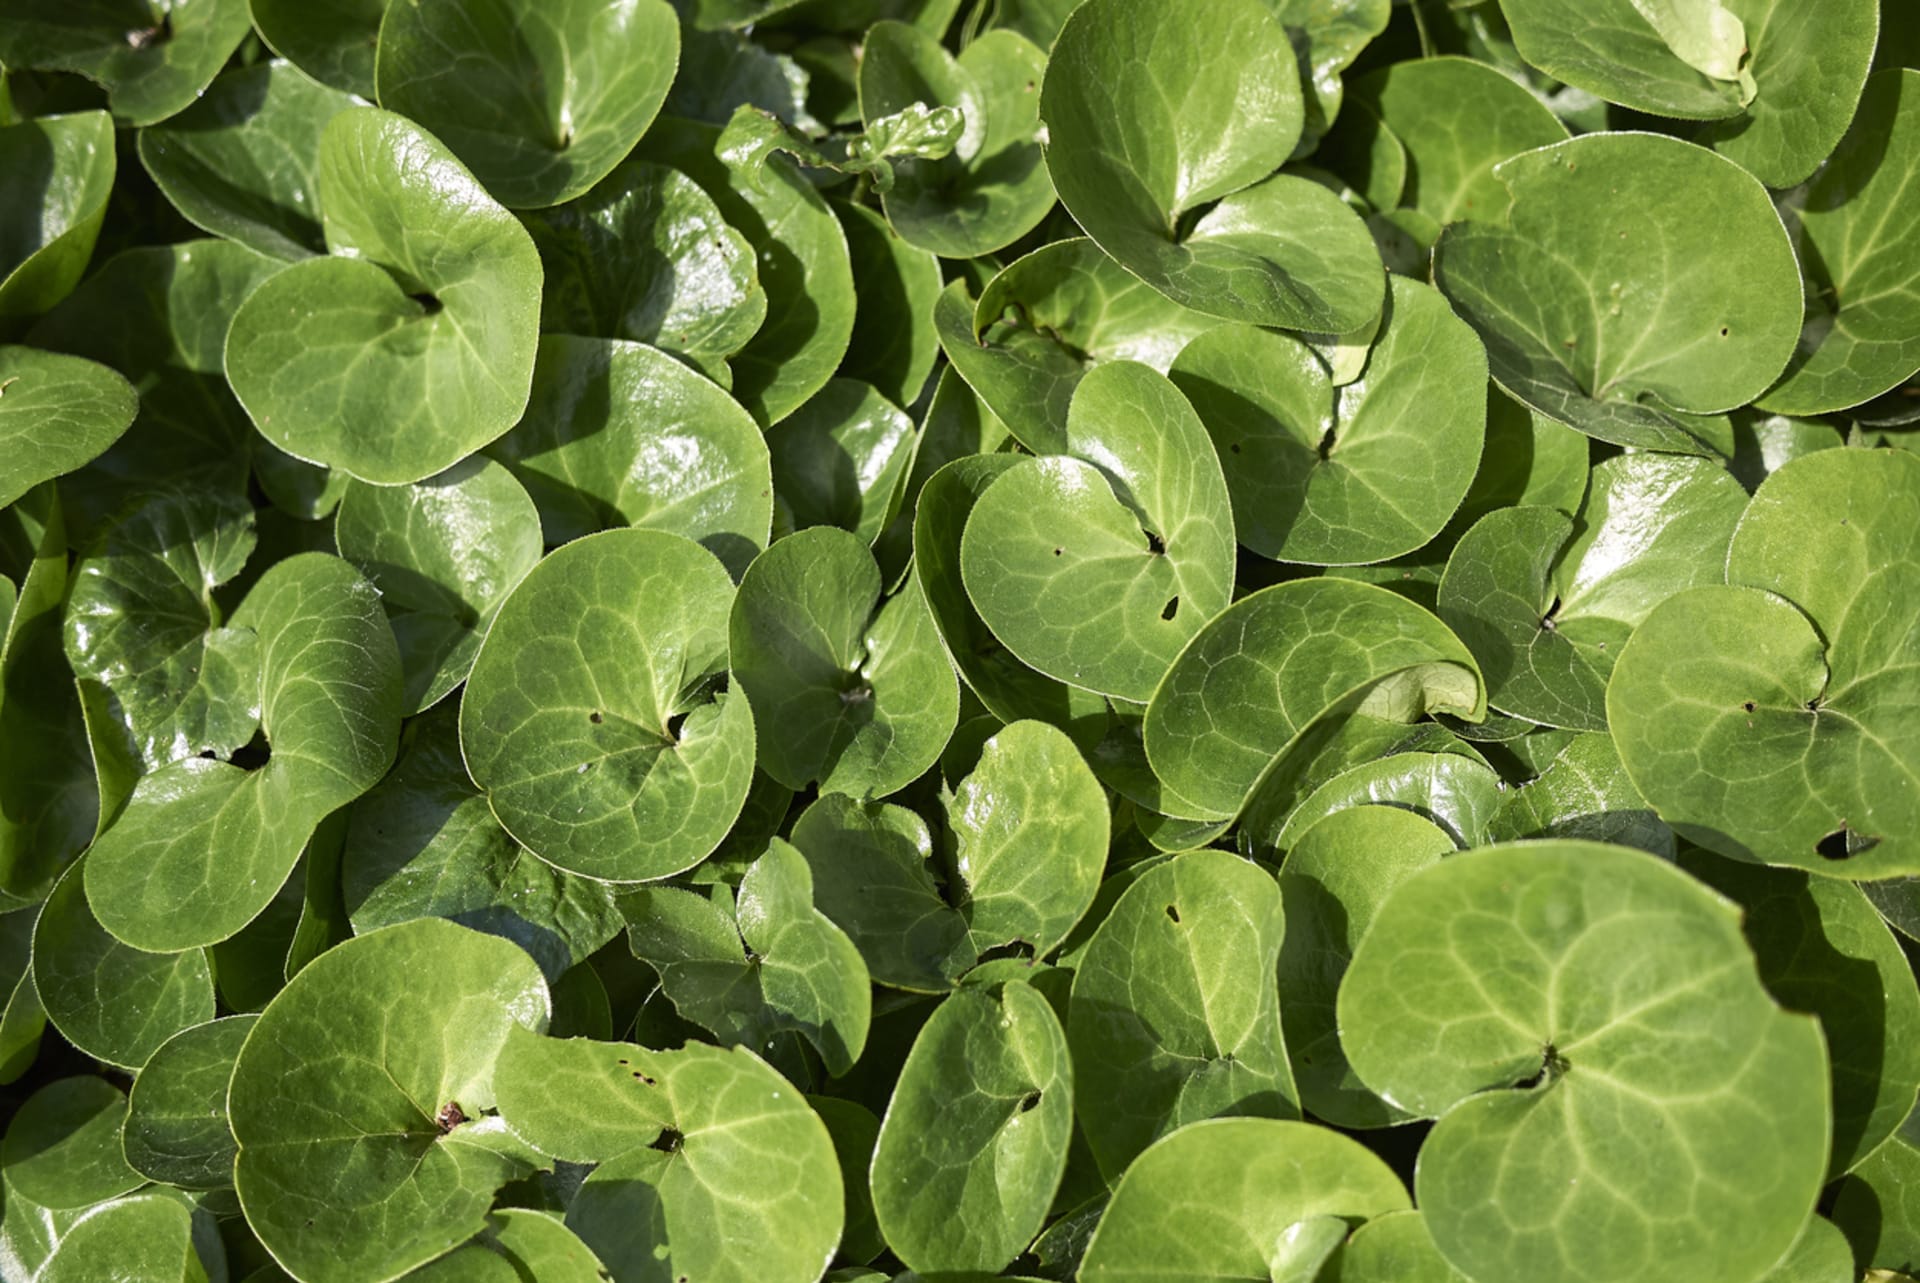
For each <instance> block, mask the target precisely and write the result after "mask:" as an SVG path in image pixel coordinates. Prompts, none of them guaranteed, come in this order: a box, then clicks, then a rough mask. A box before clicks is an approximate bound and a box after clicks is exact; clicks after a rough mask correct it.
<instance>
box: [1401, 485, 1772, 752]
mask: <svg viewBox="0 0 1920 1283" xmlns="http://www.w3.org/2000/svg"><path fill="white" fill-rule="evenodd" d="M1746 506H1747V494H1746V491H1745V490H1743V489H1741V487H1740V484H1739V483H1738V482H1737V481H1735V480H1734V479H1733V477H1732V476H1731V475H1730V474H1729V473H1727V471H1726V470H1725V469H1723V468H1721V467H1719V466H1717V465H1715V464H1711V463H1708V462H1707V461H1705V460H1703V459H1689V458H1685V457H1683V456H1676V455H1663V454H1653V453H1646V454H1630V455H1623V456H1620V457H1618V458H1614V459H1609V460H1607V461H1606V462H1604V463H1602V464H1600V465H1599V466H1598V467H1596V468H1595V469H1594V470H1593V474H1592V479H1591V482H1590V486H1589V489H1588V491H1587V496H1586V500H1585V501H1584V503H1583V504H1582V505H1581V507H1580V510H1579V512H1578V513H1577V514H1576V518H1575V519H1574V520H1572V521H1569V520H1568V518H1567V517H1565V516H1564V515H1562V514H1561V513H1559V512H1556V511H1552V510H1549V509H1546V508H1539V507H1516V508H1506V509H1500V510H1497V511H1495V512H1492V513H1489V514H1488V515H1487V516H1485V517H1483V518H1481V519H1480V521H1479V522H1478V523H1476V524H1475V526H1474V527H1473V528H1472V529H1471V530H1469V531H1467V533H1466V534H1465V535H1464V536H1462V537H1461V539H1460V542H1459V543H1458V544H1456V545H1455V547H1454V550H1453V555H1452V556H1451V557H1450V558H1449V559H1448V561H1447V570H1446V574H1445V575H1444V576H1443V577H1442V578H1441V580H1440V594H1439V611H1440V617H1441V618H1442V619H1444V620H1446V622H1447V624H1448V625H1449V626H1450V627H1452V628H1453V629H1454V631H1455V632H1457V633H1459V634H1460V637H1461V639H1462V640H1464V641H1465V642H1466V643H1467V645H1468V646H1469V647H1470V648H1472V650H1473V653H1474V655H1475V657H1476V658H1478V659H1479V660H1480V663H1481V666H1482V668H1483V669H1484V670H1485V672H1486V674H1487V686H1488V689H1487V699H1488V701H1489V702H1490V703H1491V704H1492V705H1493V707H1495V708H1497V709H1499V710H1500V711H1501V712H1503V713H1509V714H1512V715H1514V716H1516V717H1524V718H1527V719H1529V720H1531V721H1535V722H1540V723H1542V724H1544V725H1547V726H1562V727H1567V728H1570V729H1573V730H1590V731H1598V730H1605V729H1606V725H1607V721H1606V709H1605V699H1606V688H1607V679H1608V677H1609V676H1610V675H1611V673H1612V672H1613V666H1614V662H1615V660H1616V659H1617V658H1618V657H1619V654H1620V648H1621V647H1622V646H1624V645H1625V644H1626V641H1627V639H1628V638H1629V637H1631V636H1632V635H1633V631H1634V629H1635V628H1636V627H1638V626H1639V624H1640V622H1641V621H1642V620H1644V619H1645V618H1646V617H1647V616H1648V614H1650V613H1651V612H1652V611H1653V609H1654V607H1656V606H1658V605H1659V604H1660V603H1661V602H1663V601H1665V600H1666V599H1667V598H1668V597H1671V596H1673V595H1674V594H1675V593H1678V592H1681V591H1684V590H1685V589H1688V588H1693V587H1698V586H1700V585H1702V584H1714V583H1719V582H1721V581H1722V576H1723V573H1724V572H1723V569H1722V567H1723V565H1724V564H1725V560H1726V549H1727V544H1728V542H1729V541H1730V540H1731V539H1732V537H1733V530H1734V526H1735V525H1736V524H1737V523H1738V522H1739V520H1740V516H1741V514H1742V513H1743V512H1744V511H1745V510H1746ZM1576 531H1577V533H1576Z"/></svg>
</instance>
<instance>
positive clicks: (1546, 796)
mask: <svg viewBox="0 0 1920 1283" xmlns="http://www.w3.org/2000/svg"><path fill="white" fill-rule="evenodd" d="M1521 838H1583V839H1586V840H1587V841H1591V842H1614V843H1617V844H1619V845H1621V846H1637V847H1639V848H1640V849H1641V850H1643V851H1646V852H1648V853H1649V854H1652V855H1658V856H1663V857H1665V858H1667V859H1672V858H1673V853H1674V841H1673V830H1672V829H1670V828H1668V827H1667V825H1666V823H1665V822H1664V821H1662V820H1661V819H1660V817H1659V816H1657V815H1655V814H1654V813H1653V810H1652V808H1651V807H1649V806H1648V805H1647V800H1646V799H1645V798H1643V797H1641V796H1640V790H1639V789H1637V788H1635V787H1634V784H1633V780H1632V778H1631V777H1630V776H1629V775H1628V774H1627V768H1626V766H1625V765H1624V764H1623V763H1622V762H1621V761H1620V751H1619V749H1617V748H1615V747H1614V743H1613V739H1612V737H1611V736H1609V735H1606V734H1605V733H1602V732H1588V733H1582V734H1579V735H1575V736H1574V737H1573V739H1572V741H1571V742H1569V743H1568V744H1567V746H1566V747H1565V748H1562V749H1561V750H1560V751H1559V752H1558V753H1556V754H1555V755H1554V757H1553V760H1552V761H1551V762H1549V763H1548V764H1547V766H1546V769H1545V770H1543V771H1541V772H1540V773H1539V776H1538V778H1536V779H1535V780H1534V781H1533V782H1532V783H1530V784H1527V785H1524V786H1522V787H1521V788H1519V789H1517V790H1515V791H1513V792H1510V793H1508V794H1507V796H1506V798H1505V799H1504V800H1503V801H1502V802H1501V803H1500V809H1499V810H1498V811H1497V812H1495V814H1494V817H1493V824H1492V826H1491V828H1490V829H1489V832H1488V840H1490V841H1495V842H1512V841H1517V840H1519V839H1521Z"/></svg>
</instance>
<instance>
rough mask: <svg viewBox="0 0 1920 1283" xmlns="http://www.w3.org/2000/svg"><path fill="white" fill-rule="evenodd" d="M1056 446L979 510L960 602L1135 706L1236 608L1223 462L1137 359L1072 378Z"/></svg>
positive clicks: (966, 552)
mask: <svg viewBox="0 0 1920 1283" xmlns="http://www.w3.org/2000/svg"><path fill="white" fill-rule="evenodd" d="M1063 448H1064V451H1065V453H1062V454H1058V455H1055V456H1052V457H1049V458H1043V459H1036V460H1031V461H1022V462H1021V463H1020V464H1019V465H1018V466H1016V467H1014V468H1011V469H1009V470H1008V471H1007V472H1006V473H1005V474H1004V475H1003V476H1001V477H1000V478H999V479H998V480H996V481H995V482H994V483H993V484H992V485H991V486H989V487H988V488H987V490H986V492H985V493H984V494H982V495H981V496H980V498H979V499H978V500H977V501H976V502H975V504H974V509H973V512H972V514H971V515H970V516H969V517H968V519H967V526H966V534H965V536H964V537H963V539H962V541H961V548H960V566H961V574H962V577H963V579H964V581H965V584H966V589H967V595H968V597H970V598H971V599H972V601H973V604H974V607H975V609H977V610H978V611H979V612H980V615H981V618H982V619H983V620H985V622H986V624H987V626H988V627H989V628H991V629H992V630H993V633H994V635H995V636H996V637H998V638H999V639H1000V641H1001V642H1002V643H1003V644H1005V645H1006V647H1007V648H1008V649H1009V650H1011V651H1012V652H1013V653H1014V654H1015V655H1016V656H1018V657H1019V658H1020V659H1021V660H1023V661H1024V662H1026V663H1028V664H1030V665H1032V666H1033V667H1034V668H1036V669H1038V670H1040V671H1041V672H1043V673H1046V674H1047V675H1048V676H1051V677H1054V678H1056V679H1057V680H1060V681H1063V682H1067V683H1069V684H1071V685H1074V686H1079V687H1082V688H1083V689H1087V690H1092V691H1097V692H1099V693H1102V694H1107V695H1111V696H1114V697H1116V698H1120V699H1126V700H1132V701H1135V702H1144V701H1145V700H1146V699H1147V698H1148V696H1150V695H1151V694H1152V693H1153V689H1154V686H1155V684H1156V683H1157V682H1158V681H1159V680H1160V677H1161V675H1162V674H1163V673H1165V672H1166V670H1167V666H1168V665H1169V664H1170V663H1172V662H1173V658H1174V656H1175V655H1176V654H1178V653H1179V651H1180V648H1181V647H1182V646H1184V645H1185V644H1186V643H1187V641H1188V640H1189V639H1190V638H1192V637H1193V636H1194V634H1196V633H1197V632H1199V630H1200V628H1201V626H1202V625H1204V624H1205V623H1206V621H1207V620H1209V619H1211V618H1212V617H1213V616H1214V615H1216V614H1217V613H1219V612H1220V610H1222V609H1223V608H1224V607H1225V606H1226V604H1227V602H1228V601H1229V600H1230V598H1231V594H1232V589H1233V571H1234V567H1233V534H1232V529H1233V528H1232V518H1231V513H1230V511H1229V505H1228V498H1227V491H1226V483H1225V480H1224V478H1223V477H1222V475H1221V472H1220V463H1219V460H1218V459H1217V458H1216V457H1215V455H1214V452H1213V446H1212V443H1211V442H1209V441H1208V440H1207V437H1206V433H1205V431H1204V429H1203V428H1202V427H1201V424H1200V421H1199V419H1198V418H1197V417H1196V416H1195V415H1194V413H1193V410H1192V408H1191V406H1189V405H1188V403H1187V402H1186V400H1185V398H1183V397H1182V396H1181V395H1180V393H1179V391H1178V390H1177V389H1176V388H1175V387H1174V386H1173V385H1172V384H1171V383H1169V382H1168V381H1167V380H1166V378H1164V377H1163V376H1161V375H1159V374H1157V373H1155V372H1154V371H1153V370H1152V369H1150V368H1148V367H1146V366H1143V365H1140V364H1137V363H1134V362H1115V363H1109V364H1108V365H1105V366H1102V367H1098V368H1096V369H1094V370H1091V371H1089V372H1088V373H1087V375H1086V377H1085V378H1084V379H1082V380H1081V381H1080V384H1079V386H1078V387H1077V388H1076V389H1075V391H1074V397H1073V404H1072V407H1071V410H1070V411H1069V414H1068V420H1067V434H1066V440H1065V442H1064V443H1063Z"/></svg>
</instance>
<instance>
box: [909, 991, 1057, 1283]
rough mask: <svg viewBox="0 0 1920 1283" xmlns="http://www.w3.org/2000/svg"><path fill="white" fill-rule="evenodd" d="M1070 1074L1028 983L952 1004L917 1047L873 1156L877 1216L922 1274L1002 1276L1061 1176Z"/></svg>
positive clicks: (1050, 1020) (961, 994) (1049, 1018)
mask: <svg viewBox="0 0 1920 1283" xmlns="http://www.w3.org/2000/svg"><path fill="white" fill-rule="evenodd" d="M1072 1133H1073V1066H1072V1063H1071V1062H1070V1061H1069V1059H1068V1056H1067V1036H1066V1034H1065V1033H1064V1032H1063V1031H1062V1030H1061V1028H1060V1021H1059V1019H1058V1018H1057V1017H1056V1016H1055V1015H1054V1013H1053V1008H1052V1007H1050V1006H1048V1005H1047V1000H1046V999H1045V998H1042V997H1041V996H1040V995H1039V993H1037V992H1036V991H1035V990H1034V989H1033V988H1032V986H1030V985H1027V984H1025V983H1022V982H1020V981H1013V982H1011V983H1008V984H1006V985H1004V986H1002V987H1001V988H1000V989H999V991H998V992H996V993H989V992H987V991H986V990H984V989H976V988H966V989H961V990H958V991H957V992H955V993H953V994H951V995H950V996H948V998H947V999H946V1000H945V1001H944V1002H942V1003H941V1004H940V1006H939V1007H938V1008H937V1009H936V1010H935V1011H934V1013H933V1017H932V1019H930V1020H928V1021H927V1023H926V1024H925V1025H924V1026H923V1027H922V1028H921V1030H920V1034H919V1036H918V1037H917V1038H915V1039H914V1043H913V1050H912V1051H910V1052H908V1053H907V1059H906V1063H905V1064H904V1065H902V1066H901V1068H900V1080H899V1083H898V1085H897V1086H896V1087H895V1088H894V1092H893V1100H892V1103H891V1104H889V1105H888V1106H887V1116H886V1119H885V1121H883V1122H882V1123H881V1126H880V1139H879V1142H878V1144H877V1145H876V1146H875V1148H874V1151H873V1176H872V1179H873V1210H874V1213H875V1215H876V1216H877V1217H878V1218H879V1221H880V1232H881V1233H882V1234H883V1235H885V1236H886V1240H887V1244H888V1246H890V1247H891V1248H892V1249H893V1251H894V1254H895V1255H897V1256H898V1257H899V1258H900V1259H901V1260H902V1261H905V1262H906V1263H907V1264H908V1265H910V1266H912V1267H913V1268H914V1269H916V1270H920V1271H922V1272H923V1273H929V1274H931V1273H934V1272H936V1271H957V1270H979V1271H982V1272H985V1273H991V1272H993V1271H996V1270H1000V1269H1003V1268H1005V1267H1006V1266H1007V1265H1008V1264H1009V1263H1010V1262H1011V1261H1012V1260H1013V1258H1014V1257H1015V1256H1017V1255H1019V1253H1020V1252H1021V1250H1022V1249H1024V1248H1025V1247H1026V1246H1027V1244H1028V1243H1030V1242H1031V1241H1032V1240H1033V1236H1034V1235H1035V1234H1037V1233H1039V1232H1040V1227H1041V1225H1042V1223H1043V1222H1044V1221H1045V1220H1046V1215H1047V1209H1048V1207H1049V1205H1050V1204H1051V1203H1052V1202H1053V1196H1054V1191H1055V1190H1056V1189H1057V1188H1058V1186H1059V1184H1060V1175H1061V1173H1062V1172H1063V1171H1064V1170H1065V1169H1066V1164H1067V1142H1068V1140H1069V1139H1071V1137H1072Z"/></svg>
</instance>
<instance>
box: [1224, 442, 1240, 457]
mask: <svg viewBox="0 0 1920 1283" xmlns="http://www.w3.org/2000/svg"><path fill="white" fill-rule="evenodd" d="M1227 449H1229V450H1231V451H1233V452H1234V453H1235V454H1239V453H1240V443H1239V442H1238V441H1236V442H1234V443H1233V444H1232V445H1230V446H1228V447H1227Z"/></svg>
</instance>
